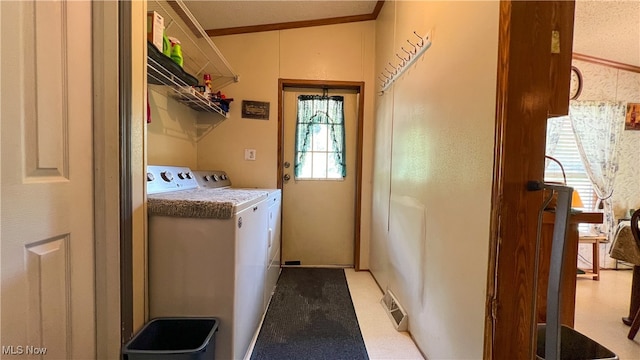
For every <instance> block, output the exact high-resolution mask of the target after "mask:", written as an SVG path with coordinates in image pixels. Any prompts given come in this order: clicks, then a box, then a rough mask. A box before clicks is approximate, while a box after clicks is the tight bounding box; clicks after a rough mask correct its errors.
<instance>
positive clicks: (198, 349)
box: [122, 317, 218, 360]
mask: <svg viewBox="0 0 640 360" xmlns="http://www.w3.org/2000/svg"><path fill="white" fill-rule="evenodd" d="M217 330H218V319H217V318H184V317H183V318H157V319H153V320H151V321H150V322H148V323H147V324H146V325H145V326H144V327H143V328H142V329H141V330H140V331H139V332H138V333H137V334H136V335H135V336H134V337H133V339H131V341H129V342H128V343H127V344H126V345H125V346H124V348H123V350H122V355H123V359H124V360H151V359H154V360H212V359H215V332H216V331H217Z"/></svg>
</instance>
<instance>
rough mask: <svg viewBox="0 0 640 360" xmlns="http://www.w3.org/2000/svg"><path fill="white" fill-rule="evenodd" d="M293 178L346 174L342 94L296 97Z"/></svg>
mask: <svg viewBox="0 0 640 360" xmlns="http://www.w3.org/2000/svg"><path fill="white" fill-rule="evenodd" d="M295 151H296V153H295V164H294V175H295V178H296V180H329V179H333V180H341V179H343V178H344V177H345V176H346V175H347V170H346V161H345V135H344V97H342V96H319V95H300V96H298V118H297V121H296V144H295Z"/></svg>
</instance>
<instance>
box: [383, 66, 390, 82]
mask: <svg viewBox="0 0 640 360" xmlns="http://www.w3.org/2000/svg"><path fill="white" fill-rule="evenodd" d="M385 70H386V69H385ZM382 76H384V77H385V78H387V81H388V80H391V78H390V77H388V76H387V75H386V74H385V73H382Z"/></svg>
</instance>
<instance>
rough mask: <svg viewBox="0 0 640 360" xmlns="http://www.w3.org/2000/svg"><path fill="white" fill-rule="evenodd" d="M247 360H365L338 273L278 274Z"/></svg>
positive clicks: (344, 282) (293, 270)
mask: <svg viewBox="0 0 640 360" xmlns="http://www.w3.org/2000/svg"><path fill="white" fill-rule="evenodd" d="M251 359H252V360H262V359H278V360H280V359H283V360H284V359H305V360H306V359H323V360H324V359H328V360H329V359H330V360H334V359H336V360H337V359H369V356H368V355H367V349H366V348H365V346H364V341H363V340H362V334H361V333H360V326H359V325H358V320H357V318H356V312H355V310H354V309H353V303H352V302H351V295H350V294H349V289H348V287H347V279H346V277H345V275H344V270H342V269H317V268H284V269H282V273H281V275H280V279H279V280H278V286H277V287H276V291H275V293H274V294H273V298H272V299H271V304H270V305H269V309H268V310H267V314H266V316H265V319H264V323H263V324H262V328H261V329H260V333H259V334H258V339H257V341H256V345H255V347H254V350H253V353H252V355H251Z"/></svg>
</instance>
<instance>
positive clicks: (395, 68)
mask: <svg viewBox="0 0 640 360" xmlns="http://www.w3.org/2000/svg"><path fill="white" fill-rule="evenodd" d="M388 64H389V66H391V68H392V69H393V75H395V74H397V73H398V68H397V67H396V66H395V65H393V64H392V63H391V62H389V63H388ZM384 68H385V69H386V68H387V66H386V65H385V67H384Z"/></svg>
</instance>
